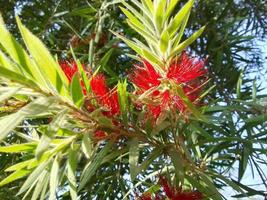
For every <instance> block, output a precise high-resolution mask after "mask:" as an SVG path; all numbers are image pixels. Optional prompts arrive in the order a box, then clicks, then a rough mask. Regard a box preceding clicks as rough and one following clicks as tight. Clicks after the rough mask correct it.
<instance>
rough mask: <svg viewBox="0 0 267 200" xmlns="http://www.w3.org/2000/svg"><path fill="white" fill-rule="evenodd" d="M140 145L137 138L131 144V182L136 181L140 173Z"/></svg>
mask: <svg viewBox="0 0 267 200" xmlns="http://www.w3.org/2000/svg"><path fill="white" fill-rule="evenodd" d="M138 158H139V143H138V139H137V138H133V139H131V140H130V142H129V164H130V175H131V180H132V181H134V180H135V177H136V176H137V173H138V171H139V170H138Z"/></svg>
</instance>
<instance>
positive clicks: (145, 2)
mask: <svg viewBox="0 0 267 200" xmlns="http://www.w3.org/2000/svg"><path fill="white" fill-rule="evenodd" d="M141 1H142V3H143V5H145V6H146V7H147V8H148V9H149V11H150V12H151V13H152V14H153V13H154V5H153V2H152V0H141Z"/></svg>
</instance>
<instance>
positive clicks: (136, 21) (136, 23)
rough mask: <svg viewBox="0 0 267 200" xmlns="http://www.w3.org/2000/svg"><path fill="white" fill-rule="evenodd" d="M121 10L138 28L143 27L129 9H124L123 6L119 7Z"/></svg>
mask: <svg viewBox="0 0 267 200" xmlns="http://www.w3.org/2000/svg"><path fill="white" fill-rule="evenodd" d="M120 9H121V10H122V12H123V13H124V14H125V15H126V16H127V18H128V19H129V21H130V22H131V23H132V24H134V25H135V26H137V27H139V28H140V29H145V26H144V24H143V23H142V22H140V21H139V20H138V19H137V18H136V17H135V16H134V15H133V14H132V13H131V12H130V11H128V10H126V9H125V8H123V7H120Z"/></svg>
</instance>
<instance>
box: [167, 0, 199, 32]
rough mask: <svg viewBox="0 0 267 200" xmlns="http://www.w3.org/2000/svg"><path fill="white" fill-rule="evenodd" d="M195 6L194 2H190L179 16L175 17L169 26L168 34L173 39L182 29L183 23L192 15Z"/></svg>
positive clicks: (191, 0)
mask: <svg viewBox="0 0 267 200" xmlns="http://www.w3.org/2000/svg"><path fill="white" fill-rule="evenodd" d="M193 4H194V0H189V1H188V2H187V3H186V4H185V5H184V6H183V8H182V9H181V10H180V11H179V12H178V14H177V15H175V17H174V19H173V21H172V22H171V23H170V24H169V26H168V32H169V34H170V36H171V37H173V36H174V35H175V34H176V32H177V30H178V29H179V28H180V26H181V23H182V21H183V20H184V19H185V18H186V16H187V15H188V13H190V10H191V8H192V6H193Z"/></svg>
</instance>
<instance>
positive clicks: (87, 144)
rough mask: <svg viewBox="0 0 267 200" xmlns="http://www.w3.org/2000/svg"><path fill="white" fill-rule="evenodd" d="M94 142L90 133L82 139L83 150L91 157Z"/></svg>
mask: <svg viewBox="0 0 267 200" xmlns="http://www.w3.org/2000/svg"><path fill="white" fill-rule="evenodd" d="M92 148H93V144H92V141H91V139H90V137H89V136H88V134H84V135H83V139H82V151H83V153H84V155H85V156H86V157H87V158H90V156H91V154H92V151H93V150H92Z"/></svg>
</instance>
